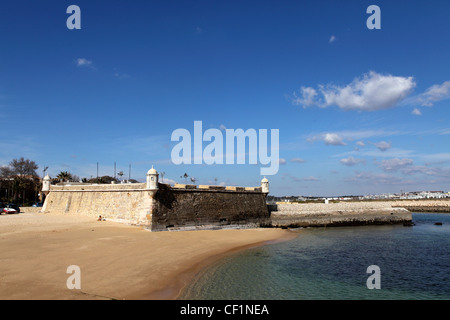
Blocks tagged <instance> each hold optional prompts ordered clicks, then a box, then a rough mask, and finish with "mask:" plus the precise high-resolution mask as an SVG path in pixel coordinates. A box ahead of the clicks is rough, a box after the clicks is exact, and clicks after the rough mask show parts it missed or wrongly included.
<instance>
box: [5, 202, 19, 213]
mask: <svg viewBox="0 0 450 320" xmlns="http://www.w3.org/2000/svg"><path fill="white" fill-rule="evenodd" d="M5 209H8V210H7V211H9V212H7V211H5ZM13 210H14V211H15V212H12V211H13ZM3 211H4V212H6V213H20V208H19V206H18V205H15V204H14V203H7V204H6V205H5V206H4V208H3Z"/></svg>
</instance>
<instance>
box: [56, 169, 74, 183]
mask: <svg viewBox="0 0 450 320" xmlns="http://www.w3.org/2000/svg"><path fill="white" fill-rule="evenodd" d="M56 179H58V180H59V181H60V182H69V181H71V180H72V175H71V174H70V172H67V171H61V172H60V173H58V175H57V176H56Z"/></svg>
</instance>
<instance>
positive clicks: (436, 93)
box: [418, 81, 450, 107]
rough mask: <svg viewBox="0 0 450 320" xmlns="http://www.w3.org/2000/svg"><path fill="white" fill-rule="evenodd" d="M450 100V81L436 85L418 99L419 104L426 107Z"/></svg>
mask: <svg viewBox="0 0 450 320" xmlns="http://www.w3.org/2000/svg"><path fill="white" fill-rule="evenodd" d="M449 98H450V81H445V82H443V83H442V84H440V85H439V84H435V85H433V86H431V87H429V88H428V89H427V91H425V92H424V93H422V94H421V95H420V96H419V97H418V102H419V103H420V104H421V105H422V106H425V107H431V106H432V105H433V103H435V102H437V101H440V100H444V99H449Z"/></svg>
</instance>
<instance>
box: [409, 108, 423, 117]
mask: <svg viewBox="0 0 450 320" xmlns="http://www.w3.org/2000/svg"><path fill="white" fill-rule="evenodd" d="M411 114H413V115H415V116H421V115H422V112H420V110H419V109H417V108H414V110H413V111H412V112H411Z"/></svg>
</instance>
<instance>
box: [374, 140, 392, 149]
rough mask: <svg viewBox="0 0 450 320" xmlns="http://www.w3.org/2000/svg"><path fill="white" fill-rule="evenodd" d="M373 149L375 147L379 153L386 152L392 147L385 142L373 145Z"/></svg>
mask: <svg viewBox="0 0 450 320" xmlns="http://www.w3.org/2000/svg"><path fill="white" fill-rule="evenodd" d="M374 145H375V147H377V148H378V149H379V150H380V151H386V150H387V149H390V148H391V147H392V143H390V142H386V141H380V142H376V143H374Z"/></svg>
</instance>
